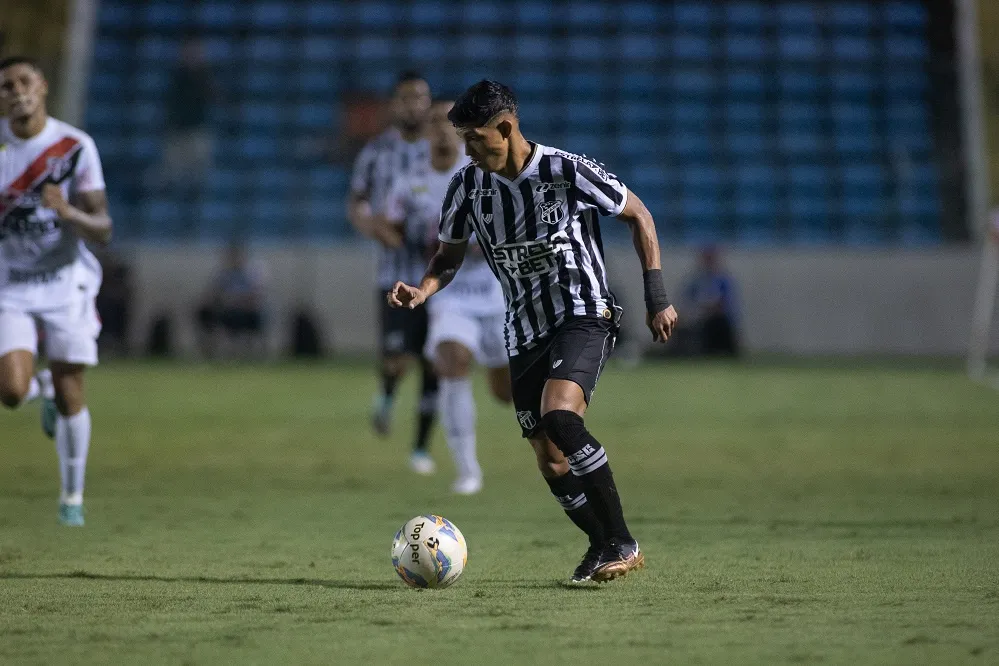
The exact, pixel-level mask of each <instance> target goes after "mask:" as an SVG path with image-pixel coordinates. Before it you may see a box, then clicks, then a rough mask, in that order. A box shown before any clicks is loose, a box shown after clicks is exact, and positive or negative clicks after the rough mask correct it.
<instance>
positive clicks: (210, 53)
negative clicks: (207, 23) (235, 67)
mask: <svg viewBox="0 0 999 666" xmlns="http://www.w3.org/2000/svg"><path fill="white" fill-rule="evenodd" d="M202 45H203V47H204V50H205V58H207V59H208V61H209V62H211V63H214V64H220V63H228V62H229V61H231V60H233V59H234V58H237V57H241V54H239V55H237V53H236V49H235V47H234V46H233V43H232V41H231V40H230V39H227V38H225V37H208V38H206V39H204V40H203V41H202Z"/></svg>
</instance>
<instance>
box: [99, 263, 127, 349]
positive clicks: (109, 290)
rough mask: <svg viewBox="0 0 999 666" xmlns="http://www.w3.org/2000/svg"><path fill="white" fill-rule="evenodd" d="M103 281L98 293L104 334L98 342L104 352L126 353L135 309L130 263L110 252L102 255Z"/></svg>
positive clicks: (102, 332)
mask: <svg viewBox="0 0 999 666" xmlns="http://www.w3.org/2000/svg"><path fill="white" fill-rule="evenodd" d="M99 258H100V261H101V267H102V268H103V270H104V282H103V283H102V284H101V290H100V292H99V293H98V294H97V312H98V314H99V315H100V317H101V335H100V337H99V338H98V340H97V342H98V344H99V345H100V349H101V355H102V356H104V355H110V356H116V355H127V354H128V351H129V350H128V330H129V323H130V319H131V313H132V293H133V292H132V272H131V269H130V268H129V266H128V264H127V263H125V262H124V261H123V260H122V259H121V258H120V257H118V256H116V255H115V254H113V253H111V252H102V253H101V254H100V255H99Z"/></svg>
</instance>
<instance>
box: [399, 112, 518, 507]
mask: <svg viewBox="0 0 999 666" xmlns="http://www.w3.org/2000/svg"><path fill="white" fill-rule="evenodd" d="M452 106H453V102H451V101H450V100H439V101H436V102H434V104H433V106H432V107H431V108H430V123H429V124H430V127H429V136H430V167H431V168H430V169H429V170H428V171H425V172H417V173H413V174H410V175H408V176H406V177H403V178H400V179H398V180H397V181H396V183H395V185H394V186H393V188H392V192H391V193H390V194H389V197H388V203H387V205H386V216H387V217H388V220H389V221H390V222H394V223H396V224H398V225H400V226H404V227H405V235H406V239H407V242H409V243H412V244H413V245H416V246H419V247H427V248H431V249H434V248H436V247H437V245H438V243H439V241H438V240H437V235H438V233H439V226H440V224H439V223H440V210H441V201H443V200H444V197H445V196H446V195H447V190H448V185H449V184H450V182H451V178H452V177H453V176H454V174H455V172H457V171H458V170H459V169H461V168H462V167H464V166H465V165H466V164H467V163H468V160H467V159H464V158H463V157H462V155H461V142H460V140H459V138H458V134H457V133H456V132H455V130H454V127H453V126H452V125H451V122H450V121H449V120H448V117H447V114H448V112H449V111H450V110H451V107H452ZM430 254H432V252H431V253H429V254H428V257H429V255H430ZM421 273H422V271H421ZM427 309H428V311H429V313H430V329H429V332H428V334H427V344H426V347H425V348H424V353H425V354H426V356H427V358H429V359H430V360H431V361H433V363H434V367H435V369H436V371H437V375H438V377H439V378H440V399H439V411H440V414H441V422H442V424H443V426H444V435H445V437H446V439H447V444H448V448H449V449H450V450H451V455H452V457H453V458H454V463H455V467H456V469H457V470H458V478H457V479H456V480H455V483H454V486H453V490H454V492H456V493H458V494H460V495H473V494H475V493H477V492H479V491H480V490H481V489H482V469H481V468H480V467H479V461H478V459H477V456H476V453H475V449H476V438H475V398H474V396H473V394H472V380H471V371H472V363H473V361H474V360H477V361H479V362H480V363H481V364H482V365H484V366H485V367H486V368H487V370H488V376H489V386H490V389H491V390H492V393H493V395H494V396H495V397H496V398H497V399H498V400H500V401H502V402H510V400H511V396H510V369H509V366H508V365H507V356H506V347H505V345H504V343H503V316H504V312H505V311H506V304H505V303H504V301H503V290H502V288H501V287H500V284H499V282H497V281H496V278H495V277H494V276H493V274H492V271H491V270H490V268H489V265H488V264H487V263H486V259H485V257H484V256H483V254H482V251H481V249H479V248H478V245H472V246H471V247H470V249H469V253H468V255H467V256H466V258H465V262H464V264H463V265H462V268H461V272H460V273H458V275H457V276H456V277H455V279H454V281H453V282H452V283H451V285H450V288H449V289H448V290H447V291H446V292H443V293H442V294H441V295H440V296H439V297H437V298H435V299H434V300H433V301H430V302H429V303H428V304H427Z"/></svg>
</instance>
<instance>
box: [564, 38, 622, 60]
mask: <svg viewBox="0 0 999 666" xmlns="http://www.w3.org/2000/svg"><path fill="white" fill-rule="evenodd" d="M568 46H569V51H568V54H569V57H570V58H571V59H572V60H575V61H576V62H578V63H579V64H580V65H582V66H587V65H589V66H592V64H593V63H597V62H600V61H601V60H603V59H605V58H606V57H607V53H608V52H610V51H611V50H612V49H611V48H610V45H609V43H608V40H607V39H605V38H603V37H598V36H592V37H590V36H577V37H574V38H570V39H569V44H568Z"/></svg>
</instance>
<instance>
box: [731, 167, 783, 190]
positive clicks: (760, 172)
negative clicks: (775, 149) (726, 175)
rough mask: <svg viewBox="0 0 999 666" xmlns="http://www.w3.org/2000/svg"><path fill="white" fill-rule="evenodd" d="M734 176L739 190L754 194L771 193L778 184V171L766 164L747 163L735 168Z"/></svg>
mask: <svg viewBox="0 0 999 666" xmlns="http://www.w3.org/2000/svg"><path fill="white" fill-rule="evenodd" d="M734 176H735V179H734V180H735V185H736V187H737V188H742V189H746V190H751V191H754V192H761V191H770V190H772V189H773V188H774V186H775V185H776V183H777V172H776V170H775V169H774V167H772V166H768V165H765V164H752V163H745V164H744V165H743V166H738V167H736V168H735V174H734Z"/></svg>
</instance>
